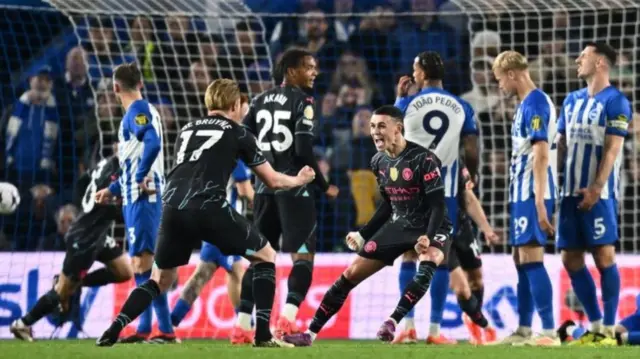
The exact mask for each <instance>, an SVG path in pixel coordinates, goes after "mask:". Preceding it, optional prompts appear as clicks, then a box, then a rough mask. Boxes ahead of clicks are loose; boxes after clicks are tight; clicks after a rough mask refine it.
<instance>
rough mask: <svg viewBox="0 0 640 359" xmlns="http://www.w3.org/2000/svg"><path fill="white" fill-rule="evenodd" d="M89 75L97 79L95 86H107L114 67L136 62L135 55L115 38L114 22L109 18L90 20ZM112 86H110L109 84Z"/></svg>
mask: <svg viewBox="0 0 640 359" xmlns="http://www.w3.org/2000/svg"><path fill="white" fill-rule="evenodd" d="M86 50H87V52H88V53H89V75H90V77H91V79H92V80H95V81H96V83H94V86H96V87H98V86H100V83H101V82H103V81H104V82H106V83H104V84H102V85H103V86H107V85H108V84H109V83H110V81H111V76H112V75H113V69H114V68H115V67H116V66H118V65H120V64H123V63H127V62H134V61H135V60H136V58H135V56H134V55H132V54H128V53H126V52H123V51H122V50H121V49H120V46H119V45H118V42H117V41H116V39H115V33H114V31H113V24H112V23H111V21H110V20H109V19H108V18H97V17H94V18H91V19H90V20H89V44H88V45H87V47H86ZM109 87H110V86H109Z"/></svg>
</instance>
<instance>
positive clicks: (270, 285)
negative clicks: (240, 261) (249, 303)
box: [253, 262, 276, 342]
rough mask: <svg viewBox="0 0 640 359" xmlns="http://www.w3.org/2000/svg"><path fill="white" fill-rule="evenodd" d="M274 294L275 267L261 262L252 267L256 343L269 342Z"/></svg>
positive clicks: (272, 264)
mask: <svg viewBox="0 0 640 359" xmlns="http://www.w3.org/2000/svg"><path fill="white" fill-rule="evenodd" d="M275 294H276V265H275V264H274V263H267V262H261V263H257V264H256V265H254V266H253V301H254V303H255V304H256V338H255V340H256V342H265V341H269V340H271V329H270V328H269V321H270V320H271V308H273V300H274V298H273V297H274V296H275Z"/></svg>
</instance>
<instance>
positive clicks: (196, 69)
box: [169, 61, 212, 142]
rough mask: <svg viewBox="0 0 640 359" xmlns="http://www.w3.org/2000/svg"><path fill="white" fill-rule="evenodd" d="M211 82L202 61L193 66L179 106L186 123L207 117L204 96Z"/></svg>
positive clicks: (178, 108) (179, 114)
mask: <svg viewBox="0 0 640 359" xmlns="http://www.w3.org/2000/svg"><path fill="white" fill-rule="evenodd" d="M211 81H212V80H211V77H209V70H208V69H207V68H206V67H205V66H204V64H203V63H202V62H201V61H196V62H194V63H192V64H191V66H190V67H189V80H188V81H187V82H186V83H185V84H184V89H183V93H184V98H183V101H181V102H180V103H179V104H178V106H177V112H178V116H179V117H180V118H181V119H183V121H184V122H185V123H186V122H188V121H191V120H192V119H194V118H201V117H204V116H205V115H206V113H207V107H206V106H205V105H204V94H205V92H206V91H207V87H208V86H209V84H210V83H211ZM169 142H171V141H169Z"/></svg>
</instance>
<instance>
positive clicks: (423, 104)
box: [396, 51, 478, 344]
mask: <svg viewBox="0 0 640 359" xmlns="http://www.w3.org/2000/svg"><path fill="white" fill-rule="evenodd" d="M443 78H444V63H443V62H442V59H441V58H440V55H439V54H438V53H437V52H431V51H427V52H422V53H420V54H419V55H418V56H417V57H416V59H415V62H414V63H413V79H414V80H415V83H416V85H417V86H418V87H419V88H420V89H421V90H420V92H418V93H417V94H416V95H414V96H407V93H408V91H409V87H410V85H411V77H409V76H404V77H402V78H401V79H400V81H399V83H398V87H397V93H398V96H399V98H398V99H397V100H396V106H397V107H398V108H400V109H401V110H402V111H403V112H404V114H405V119H404V122H405V131H406V133H405V135H406V138H407V140H409V141H412V142H415V143H417V144H419V145H421V146H423V147H425V148H435V149H434V152H435V154H436V155H437V156H438V158H439V159H440V160H441V161H442V177H443V178H444V182H445V200H446V202H447V209H448V211H449V218H451V219H452V222H453V231H454V233H455V232H456V231H457V229H458V224H457V221H456V220H457V218H458V215H457V213H458V206H457V191H458V186H457V184H458V175H459V173H458V172H459V168H460V164H459V162H458V158H459V157H460V156H459V148H460V140H461V139H462V140H463V141H462V142H463V146H464V157H465V160H466V162H467V165H468V167H469V171H470V172H471V177H472V179H474V178H475V176H476V174H477V168H478V145H477V143H478V128H477V126H476V122H475V119H474V113H473V109H472V108H471V106H470V105H469V104H468V103H466V102H465V101H464V100H462V99H460V98H458V97H457V96H454V95H452V94H450V93H449V92H447V91H445V90H444V89H443V88H442V79H443ZM415 260H416V253H415V252H414V251H411V252H408V253H407V254H406V255H405V256H404V257H403V263H402V264H401V266H400V274H399V283H400V292H402V291H403V290H404V288H405V287H406V286H407V285H408V283H409V281H411V279H412V278H413V277H414V275H415V272H416V264H415ZM431 287H432V290H431V325H430V327H429V336H428V337H427V343H432V344H453V343H455V341H453V340H449V339H447V338H445V337H444V336H443V335H441V334H440V322H441V321H442V314H443V312H444V305H445V302H446V298H447V293H448V289H449V270H448V269H447V266H446V262H443V265H442V266H441V267H439V268H438V270H437V271H436V274H435V276H434V277H433V282H432V286H431ZM413 316H414V312H413V311H411V312H409V313H408V314H407V317H406V318H405V326H406V327H405V331H404V332H402V333H401V334H400V336H401V337H406V338H408V339H410V340H411V341H415V340H416V336H415V329H414V328H415V326H414V322H413Z"/></svg>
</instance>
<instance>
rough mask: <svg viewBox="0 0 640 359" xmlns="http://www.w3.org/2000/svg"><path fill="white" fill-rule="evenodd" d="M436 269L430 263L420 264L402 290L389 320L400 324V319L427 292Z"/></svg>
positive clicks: (423, 262) (434, 265)
mask: <svg viewBox="0 0 640 359" xmlns="http://www.w3.org/2000/svg"><path fill="white" fill-rule="evenodd" d="M436 267H437V266H436V264H435V263H433V262H431V261H422V262H420V264H419V265H418V272H417V273H416V275H415V276H414V277H413V280H412V281H411V282H410V283H409V285H407V287H406V288H405V289H404V292H402V296H401V297H400V300H399V301H398V305H397V306H396V309H395V310H394V311H393V313H392V314H391V318H392V319H393V320H395V321H396V323H400V321H401V320H402V318H404V316H405V315H407V313H409V311H410V310H411V309H413V307H415V305H416V304H417V303H418V302H419V301H420V299H422V297H423V296H424V294H425V293H426V292H427V290H429V285H430V284H431V278H433V274H434V273H435V272H436Z"/></svg>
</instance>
